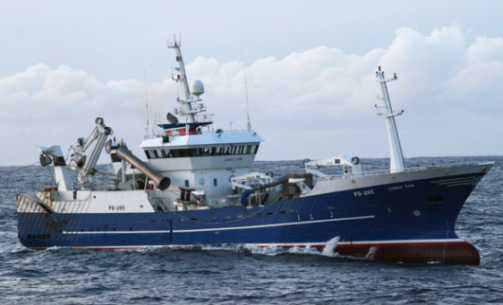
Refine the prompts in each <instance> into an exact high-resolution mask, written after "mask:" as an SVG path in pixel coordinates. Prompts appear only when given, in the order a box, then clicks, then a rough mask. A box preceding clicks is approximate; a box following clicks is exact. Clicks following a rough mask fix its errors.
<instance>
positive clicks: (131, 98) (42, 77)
mask: <svg viewBox="0 0 503 305" xmlns="http://www.w3.org/2000/svg"><path fill="white" fill-rule="evenodd" d="M378 65H381V66H382V67H383V69H384V70H385V71H386V73H387V76H388V77H391V76H392V75H393V73H394V72H396V73H398V76H399V81H398V82H393V83H390V84H389V91H390V95H391V98H392V103H393V105H394V106H395V108H397V109H405V110H406V112H405V115H404V116H402V117H399V118H398V119H397V120H398V125H399V127H400V128H401V134H402V131H403V134H402V136H404V135H405V136H407V135H413V136H414V137H415V138H413V139H410V138H409V139H407V138H405V139H403V140H402V143H403V144H404V146H406V148H404V149H405V151H412V152H413V153H412V155H416V156H417V155H431V154H433V155H441V154H444V155H445V154H450V155H452V154H457V155H463V154H501V153H502V151H501V148H500V147H501V145H496V144H494V143H489V142H487V143H486V142H483V139H478V140H477V141H478V142H477V143H478V144H477V145H479V146H480V148H478V149H477V148H474V147H472V146H474V145H471V146H470V147H467V149H466V151H454V150H450V149H449V148H448V147H446V145H439V146H441V147H436V149H437V150H435V151H434V152H433V151H432V149H431V148H432V147H431V145H430V144H429V143H437V142H436V141H437V140H435V139H431V137H430V138H428V137H429V136H430V135H429V134H428V132H430V133H432V134H438V138H443V139H444V140H445V138H444V137H448V141H451V142H455V143H458V144H456V145H453V147H456V148H458V147H460V146H462V145H461V144H459V143H463V141H464V138H463V137H464V136H465V135H466V133H464V134H460V135H459V136H455V134H456V133H455V132H453V130H456V128H458V129H459V130H465V129H466V128H467V126H472V127H471V128H470V130H477V129H484V128H485V129H487V124H488V122H491V123H492V122H494V123H495V124H499V125H497V126H495V127H497V128H491V130H489V131H485V132H486V136H487V133H490V136H491V137H493V138H498V137H499V139H501V138H502V137H501V135H502V132H503V131H501V130H503V126H502V125H501V124H502V123H500V117H501V113H503V103H502V102H501V101H502V99H503V39H502V38H487V37H476V38H475V40H473V41H470V39H468V38H467V35H466V34H465V33H464V32H463V31H462V30H461V29H460V28H459V27H457V26H452V27H443V28H441V29H435V30H433V31H432V32H431V33H430V34H429V35H424V34H421V33H419V32H417V31H415V30H413V29H410V28H402V29H399V30H397V31H396V36H395V39H394V40H393V41H392V43H391V45H389V46H388V47H387V48H384V49H383V48H378V49H374V50H371V51H369V52H368V53H367V54H365V55H363V56H358V55H352V54H344V52H343V51H342V50H340V49H336V48H327V47H323V46H320V47H314V48H312V49H309V50H305V51H303V52H295V53H292V54H290V55H288V56H286V57H284V58H275V57H267V58H263V59H260V60H257V61H255V62H254V63H252V64H251V65H249V66H247V67H243V64H242V63H239V62H227V63H226V62H219V60H217V59H215V58H204V57H197V58H196V59H195V61H194V62H192V63H189V64H188V65H187V73H188V76H189V79H190V80H195V79H200V80H202V81H203V83H204V85H205V88H206V93H205V95H203V99H204V100H205V102H206V105H207V108H208V110H209V113H216V114H217V116H216V117H215V122H216V123H215V128H222V127H224V128H227V127H228V126H229V122H231V121H233V122H234V125H233V126H234V127H235V128H236V126H237V128H242V129H244V128H245V126H246V111H247V106H246V94H245V85H244V84H245V81H244V80H245V75H244V73H246V80H247V86H248V98H249V101H250V113H251V118H252V124H253V126H254V128H255V129H257V131H259V132H260V133H261V134H262V136H263V137H264V138H266V139H272V142H271V143H268V145H267V146H264V149H262V150H261V153H263V154H262V159H295V158H299V159H300V158H303V157H306V156H309V157H326V156H327V155H330V154H334V152H335V153H339V152H341V153H351V152H350V151H352V150H354V151H363V152H364V153H361V155H364V156H368V157H372V156H380V157H383V156H387V153H388V149H387V145H388V143H387V139H386V133H385V129H384V128H385V127H384V126H385V125H384V122H383V120H382V119H381V118H378V117H376V116H375V112H376V111H375V109H374V104H376V103H377V104H379V103H381V102H380V101H378V100H377V99H376V96H377V95H382V94H381V92H380V87H379V84H378V83H377V82H376V79H375V74H374V71H375V70H376V68H377V66H378ZM147 91H148V98H149V107H150V116H151V123H152V121H153V113H154V112H158V113H161V115H159V117H161V118H163V119H164V117H165V113H166V112H168V111H171V108H172V107H173V106H177V105H175V102H174V100H175V98H176V87H175V84H174V82H172V81H171V80H170V79H166V80H163V81H162V82H157V83H150V84H148V86H147ZM0 99H1V101H2V102H1V109H0V110H1V111H0V118H1V125H2V126H1V129H2V131H1V134H0V136H1V138H2V143H12V147H13V148H9V152H6V153H4V152H2V155H3V156H4V159H3V161H2V164H24V163H29V162H30V161H31V160H32V159H33V158H32V156H33V155H34V153H29V152H28V150H32V149H34V146H36V145H47V144H49V143H54V142H55V141H56V142H60V143H64V141H66V144H68V145H69V144H72V143H73V142H74V140H75V139H76V138H77V137H79V136H82V133H84V134H87V132H89V131H90V130H91V128H92V125H93V122H94V118H95V117H97V116H103V117H104V118H105V120H106V122H109V124H110V126H112V127H113V128H114V129H115V130H116V134H118V133H119V134H121V135H122V136H123V137H125V138H126V141H129V143H130V146H136V144H139V142H141V140H142V136H143V131H144V127H145V121H146V108H145V84H144V81H143V80H110V81H108V82H100V81H99V80H98V79H97V78H96V77H94V76H92V75H89V74H88V73H86V72H85V71H78V70H74V69H72V68H71V67H68V66H64V65H61V66H59V67H57V68H55V69H54V68H51V67H49V66H47V65H45V64H43V63H40V64H37V65H34V66H31V67H28V68H27V69H26V71H25V72H21V73H18V74H16V75H13V76H9V77H4V78H2V79H0ZM474 113H476V115H472V114H474ZM480 120H483V121H484V122H480ZM13 128H14V129H15V130H16V131H15V132H12V129H13ZM418 129H421V131H422V132H423V133H426V134H423V135H421V134H420V133H419V132H418ZM447 129H449V131H448V133H447V131H446V130H447ZM77 130H78V132H76V131H77ZM498 130H500V131H498ZM473 136H476V134H473ZM418 137H419V138H418ZM20 138H22V139H30V141H28V143H27V141H22V142H21V141H19V139H20ZM456 141H457V142H456ZM438 143H439V144H441V143H442V142H441V141H438ZM371 144H372V145H371ZM322 146H323V147H322ZM372 146H374V147H375V149H372V148H370V147H372ZM4 147H5V146H4ZM267 147H269V148H267ZM313 147H316V154H319V155H316V156H312V155H310V152H312V150H313ZM3 149H5V148H3ZM20 151H21V152H20ZM278 151H281V156H278ZM137 153H139V152H138V151H137ZM373 153H375V155H374V154H373ZM19 156H21V157H19ZM20 160H23V161H20Z"/></svg>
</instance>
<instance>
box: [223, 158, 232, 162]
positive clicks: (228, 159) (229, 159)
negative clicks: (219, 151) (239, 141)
mask: <svg viewBox="0 0 503 305" xmlns="http://www.w3.org/2000/svg"><path fill="white" fill-rule="evenodd" d="M225 161H234V158H227V159H224V162H225Z"/></svg>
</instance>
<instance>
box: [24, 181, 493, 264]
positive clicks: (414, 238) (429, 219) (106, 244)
mask: <svg viewBox="0 0 503 305" xmlns="http://www.w3.org/2000/svg"><path fill="white" fill-rule="evenodd" d="M482 176H483V174H470V175H463V176H457V177H449V179H452V178H459V179H462V178H468V177H470V178H472V177H473V178H474V181H475V180H476V182H478V180H480V178H481V177H482ZM433 180H437V181H438V180H439V179H438V178H435V179H425V180H418V181H413V182H412V183H413V184H414V187H411V188H406V187H404V183H399V184H388V185H382V186H374V187H372V190H373V192H372V194H365V193H364V192H365V190H368V189H369V188H365V189H360V190H351V191H342V192H334V193H327V194H322V195H314V196H308V197H304V198H296V199H293V200H283V201H276V202H267V203H265V205H264V206H263V207H259V206H258V205H253V208H252V209H247V208H246V207H244V206H238V207H226V208H219V209H208V210H198V211H177V212H155V213H110V214H108V213H107V214H88V213H81V214H56V213H54V214H51V213H23V212H20V211H18V232H19V240H20V241H21V243H22V244H23V245H25V246H26V247H29V248H33V249H44V248H48V247H53V246H59V247H85V248H96V249H117V248H131V247H145V246H168V245H191V244H255V245H258V246H267V245H271V244H275V245H279V246H284V247H293V246H301V247H302V246H313V247H317V248H320V249H321V248H323V247H324V246H325V244H326V243H327V241H329V240H331V239H333V238H336V237H339V243H338V245H337V247H336V250H335V251H336V252H339V253H340V254H343V255H350V256H366V255H369V253H370V254H372V255H373V256H374V257H375V258H377V259H383V260H391V261H406V262H407V261H410V262H430V261H440V262H444V263H452V264H458V263H462V264H478V263H479V260H480V258H479V255H478V252H477V250H476V249H475V248H474V247H473V246H472V245H470V244H468V243H466V242H464V241H461V240H459V239H458V237H457V235H456V233H455V231H454V226H455V223H456V219H457V217H458V214H459V212H460V210H461V208H462V206H463V204H464V202H465V201H466V199H467V198H468V196H469V195H470V193H471V192H472V190H473V189H474V187H475V185H476V182H475V183H473V184H463V185H457V186H452V185H450V186H449V185H442V184H439V183H432V181H433Z"/></svg>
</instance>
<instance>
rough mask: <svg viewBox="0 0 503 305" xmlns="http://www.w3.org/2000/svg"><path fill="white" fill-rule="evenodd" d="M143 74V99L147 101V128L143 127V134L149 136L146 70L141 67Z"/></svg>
mask: <svg viewBox="0 0 503 305" xmlns="http://www.w3.org/2000/svg"><path fill="white" fill-rule="evenodd" d="M143 76H144V78H145V101H146V103H147V128H145V135H146V136H147V137H150V120H149V115H148V90H147V71H146V69H143Z"/></svg>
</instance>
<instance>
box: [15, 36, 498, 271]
mask: <svg viewBox="0 0 503 305" xmlns="http://www.w3.org/2000/svg"><path fill="white" fill-rule="evenodd" d="M168 47H169V48H171V49H173V50H174V51H175V53H176V62H177V67H176V68H175V70H176V73H175V75H174V76H173V80H174V81H175V82H177V83H178V85H179V89H180V90H179V98H177V100H176V102H177V104H178V105H177V107H175V109H174V112H173V113H168V114H167V120H168V121H167V122H166V123H161V122H159V123H158V124H157V126H156V128H155V132H153V133H150V132H149V134H148V135H147V136H146V137H145V140H144V141H143V143H141V145H140V147H141V149H142V150H143V151H144V153H145V157H146V159H147V160H146V161H142V160H141V159H140V158H138V157H137V156H135V155H134V154H133V153H131V151H130V150H129V148H128V147H127V145H126V142H125V141H124V140H123V139H119V140H118V139H117V138H115V137H113V130H112V128H110V127H109V126H106V124H105V120H104V119H103V118H97V119H96V120H95V124H94V126H93V129H92V131H91V133H90V135H89V136H88V137H87V138H79V139H78V140H77V142H76V143H75V144H74V145H72V146H70V149H69V151H70V153H71V155H70V156H69V157H68V158H67V159H65V158H64V155H63V151H62V149H61V147H60V146H50V147H38V148H37V149H38V152H39V155H40V163H41V165H43V166H49V165H51V164H52V166H53V171H54V182H53V185H51V186H48V187H47V188H45V189H44V190H40V191H36V192H35V193H33V194H22V195H17V215H18V236H19V240H20V241H21V243H22V244H23V245H25V246H26V247H28V248H31V249H46V248H49V247H54V246H58V247H72V248H87V249H130V248H138V247H166V246H173V245H197V244H204V245H208V244H209V245H222V244H238V245H251V246H258V247H268V246H275V247H285V248H290V247H299V248H302V247H311V248H317V249H319V250H322V249H326V248H327V247H331V248H332V249H329V250H331V251H334V253H338V254H339V255H341V256H349V257H370V258H373V259H377V260H384V261H394V262H410V263H429V262H437V263H443V264H468V265H477V264H479V262H480V256H479V253H478V251H477V249H476V248H475V247H474V246H473V245H471V244H469V243H468V242H466V241H464V240H461V239H460V238H458V236H457V235H456V232H455V224H456V219H457V217H458V214H459V213H460V210H461V208H462V207H463V204H464V203H465V201H466V199H467V198H468V196H469V195H470V193H471V192H472V191H473V189H474V188H475V187H476V185H477V183H478V182H479V181H480V179H481V178H482V177H483V176H484V175H485V174H486V173H487V171H488V170H489V169H490V168H491V166H492V165H493V163H480V164H470V165H449V166H431V167H417V168H406V167H405V164H404V157H403V152H402V147H401V144H400V140H399V136H398V131H397V126H396V122H395V117H397V116H399V115H401V114H403V111H402V110H399V111H396V110H393V109H392V106H391V102H390V98H389V94H388V88H387V84H388V83H389V82H391V81H395V80H397V79H398V77H397V75H396V74H394V75H393V76H392V77H391V78H389V79H386V78H385V74H384V71H382V70H381V68H380V67H379V69H378V71H377V72H376V80H377V83H378V84H379V85H380V87H381V90H382V98H381V100H382V101H383V105H381V106H377V105H376V107H377V109H378V111H379V113H378V114H380V115H381V116H382V117H383V118H384V119H385V121H386V124H387V132H388V136H389V141H390V168H389V170H387V171H384V172H366V171H364V170H363V167H362V163H361V160H360V159H359V158H358V157H346V156H333V157H329V158H326V159H322V160H310V159H306V160H304V161H303V164H302V165H303V167H304V171H303V172H302V173H295V174H289V175H286V176H283V177H274V175H273V174H272V173H260V172H250V169H251V167H252V164H253V162H254V160H255V156H256V154H257V152H258V150H259V147H260V145H261V143H262V142H264V140H263V139H262V137H260V136H259V135H258V133H257V132H256V131H254V130H252V129H251V126H250V124H249V123H248V128H247V130H244V131H235V130H234V131H233V130H222V129H217V130H215V129H214V128H213V116H211V115H207V114H205V112H206V106H205V105H204V103H203V102H202V99H201V95H202V94H203V93H204V86H203V83H202V82H201V81H194V82H193V83H191V85H190V86H189V82H188V79H187V74H186V71H185V66H184V61H183V57H182V52H181V48H180V47H181V45H180V43H179V42H177V41H176V40H175V42H174V43H172V44H168ZM103 151H106V153H107V154H109V156H110V161H111V166H110V169H111V170H110V171H111V174H112V175H113V177H114V178H113V184H112V185H108V186H102V185H100V184H99V183H98V182H99V179H96V177H97V175H99V174H100V173H99V172H98V171H97V170H96V166H97V162H98V159H99V156H100V155H101V154H102V153H103ZM327 167H336V168H338V169H340V171H339V174H337V175H327V174H325V173H324V172H323V170H322V168H327ZM72 171H76V172H73V173H72ZM75 173H78V183H75V181H74V180H72V174H73V176H75ZM334 241H335V242H334Z"/></svg>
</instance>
